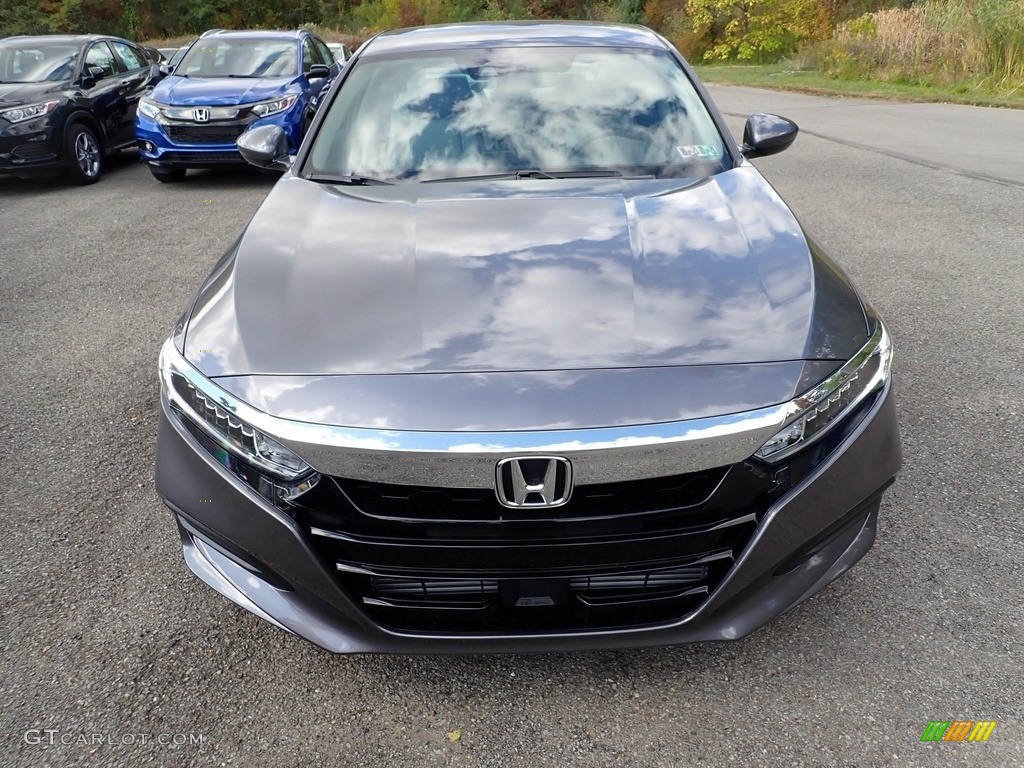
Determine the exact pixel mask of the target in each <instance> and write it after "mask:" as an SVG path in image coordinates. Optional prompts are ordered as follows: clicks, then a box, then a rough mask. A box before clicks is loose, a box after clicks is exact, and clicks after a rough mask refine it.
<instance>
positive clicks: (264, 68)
mask: <svg viewBox="0 0 1024 768" xmlns="http://www.w3.org/2000/svg"><path fill="white" fill-rule="evenodd" d="M296 59H297V56H296V51H295V41H294V40H273V39H269V40H268V39H266V38H259V37H251V38H250V37H224V38H216V37H208V38H205V39H203V40H199V41H197V42H196V44H195V45H193V46H192V47H191V48H190V49H189V51H188V53H186V54H185V58H183V59H182V60H181V63H180V64H179V65H178V66H177V68H176V69H175V70H174V74H176V75H184V76H185V77H294V76H295V75H296V74H298V67H297V63H296Z"/></svg>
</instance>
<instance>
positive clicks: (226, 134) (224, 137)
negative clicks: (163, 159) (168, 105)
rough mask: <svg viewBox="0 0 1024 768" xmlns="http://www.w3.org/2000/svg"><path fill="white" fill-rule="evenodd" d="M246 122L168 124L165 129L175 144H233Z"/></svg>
mask: <svg viewBox="0 0 1024 768" xmlns="http://www.w3.org/2000/svg"><path fill="white" fill-rule="evenodd" d="M245 128H246V124H244V123H243V124H237V123H236V124H232V125H209V124H205V123H204V124H202V125H167V126H165V127H164V130H165V131H167V135H168V137H170V139H171V140H172V141H173V142H174V143H175V144H233V143H234V142H235V139H237V138H238V137H239V136H241V135H242V131H244V130H245Z"/></svg>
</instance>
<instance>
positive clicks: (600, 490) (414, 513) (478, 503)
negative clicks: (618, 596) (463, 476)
mask: <svg viewBox="0 0 1024 768" xmlns="http://www.w3.org/2000/svg"><path fill="white" fill-rule="evenodd" d="M725 471H726V470H725V469H724V468H721V469H712V470H707V471H705V472H690V473H687V474H683V475H673V476H671V477H657V478H651V479H648V480H633V481H629V482H625V483H605V484H600V485H585V486H579V487H577V488H576V489H575V490H574V491H573V494H572V497H571V498H570V499H569V502H568V503H567V504H565V505H564V506H561V507H556V508H554V509H543V508H542V509H541V510H540V512H539V513H538V509H536V508H534V509H530V508H520V509H510V508H508V507H505V506H503V505H502V504H500V503H499V502H498V499H497V496H496V495H495V492H494V489H493V488H483V489H481V488H427V487H421V486H414V485H389V484H385V483H371V482H363V481H359V480H345V479H340V478H339V479H337V483H338V485H339V486H340V487H341V490H342V492H343V493H344V494H345V495H346V496H347V497H348V500H349V501H350V502H351V503H352V505H353V506H355V507H356V508H357V509H358V510H359V511H360V512H362V513H363V514H364V515H369V516H371V517H376V518H380V519H390V520H429V521H431V522H440V521H443V520H451V521H489V522H497V521H501V520H508V519H519V520H523V519H534V518H536V517H537V516H538V514H540V515H541V517H542V519H544V520H551V519H554V518H558V519H563V520H570V519H593V518H609V517H617V516H621V515H640V514H656V513H662V512H669V511H673V510H682V509H687V508H690V507H696V506H698V505H700V504H703V503H704V502H705V501H706V500H707V498H708V497H709V496H710V495H711V494H712V493H713V492H714V490H715V488H716V486H717V485H718V484H719V483H720V482H721V481H722V478H723V477H724V475H725Z"/></svg>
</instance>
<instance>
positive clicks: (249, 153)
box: [235, 125, 292, 171]
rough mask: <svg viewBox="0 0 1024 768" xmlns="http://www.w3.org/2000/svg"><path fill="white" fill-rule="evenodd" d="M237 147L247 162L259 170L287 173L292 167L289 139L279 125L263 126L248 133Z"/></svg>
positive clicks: (240, 137) (242, 137) (237, 143)
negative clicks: (274, 170)
mask: <svg viewBox="0 0 1024 768" xmlns="http://www.w3.org/2000/svg"><path fill="white" fill-rule="evenodd" d="M235 145H236V146H237V147H238V151H239V152H241V153H242V157H243V158H245V161H246V162H247V163H249V164H250V165H255V166H256V167H257V168H263V169H264V170H271V169H276V170H281V171H286V170H288V169H289V168H291V166H292V158H291V156H290V155H289V154H288V137H287V136H286V135H285V133H284V130H282V129H281V126H279V125H261V126H260V127H259V128H253V129H252V130H251V131H246V132H245V133H243V134H242V135H241V136H239V137H238V141H236V142H235Z"/></svg>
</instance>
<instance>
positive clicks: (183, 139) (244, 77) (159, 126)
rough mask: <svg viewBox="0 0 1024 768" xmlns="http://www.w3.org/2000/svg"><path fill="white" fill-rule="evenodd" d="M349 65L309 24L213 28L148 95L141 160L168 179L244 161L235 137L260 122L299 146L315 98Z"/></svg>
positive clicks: (138, 133) (141, 121)
mask: <svg viewBox="0 0 1024 768" xmlns="http://www.w3.org/2000/svg"><path fill="white" fill-rule="evenodd" d="M341 66H342V65H341V64H339V63H337V62H336V61H335V60H334V55H333V54H332V53H331V51H330V49H329V48H328V47H327V44H326V43H324V41H323V40H321V39H320V38H319V37H317V36H316V35H315V34H313V33H311V32H309V31H308V30H304V29H302V30H298V31H295V32H268V31H226V30H210V31H209V32H206V33H204V34H203V35H202V36H201V37H200V38H199V39H198V40H196V41H195V42H194V43H193V44H192V46H191V47H190V48H189V50H188V53H186V54H185V56H184V58H182V60H181V61H180V62H179V63H178V64H177V65H176V66H175V68H174V70H173V72H171V73H170V75H169V76H168V77H167V78H165V79H164V80H163V81H161V82H160V84H159V85H157V86H156V87H155V88H154V89H153V91H152V93H150V94H148V95H147V96H146V97H144V98H143V99H141V100H140V102H139V108H138V112H137V116H136V119H135V138H136V140H137V141H138V144H139V152H140V155H141V158H142V160H143V161H144V162H146V163H148V164H149V169H150V171H152V173H153V176H154V177H156V178H157V179H158V180H160V181H177V180H179V179H181V178H183V177H184V175H185V171H186V169H188V168H210V167H218V166H222V165H232V164H236V165H244V164H245V161H244V160H243V159H242V156H241V155H240V154H239V153H238V148H237V147H236V146H235V140H236V139H237V138H238V137H239V136H240V135H241V134H242V133H244V132H245V131H247V130H249V129H250V128H253V127H256V126H260V125H278V126H280V127H281V128H283V129H284V132H285V135H287V137H288V145H289V147H290V149H291V151H292V152H294V151H295V150H297V149H298V147H299V144H300V143H301V141H302V134H303V132H304V130H305V127H306V124H307V114H308V110H309V107H310V102H311V101H312V100H313V98H314V97H315V96H316V95H317V94H319V93H320V91H321V89H323V87H324V86H325V85H326V84H327V83H328V82H330V81H331V80H332V79H333V78H334V76H335V75H337V74H338V72H339V71H340V68H341Z"/></svg>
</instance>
